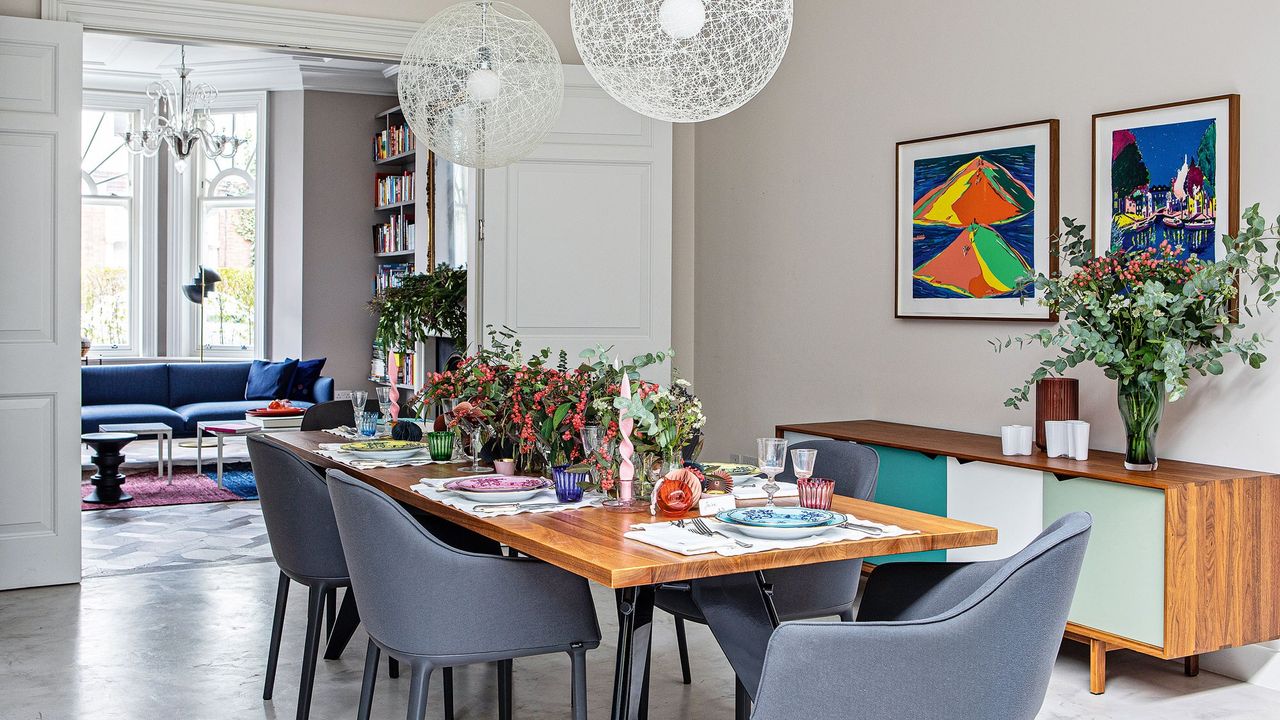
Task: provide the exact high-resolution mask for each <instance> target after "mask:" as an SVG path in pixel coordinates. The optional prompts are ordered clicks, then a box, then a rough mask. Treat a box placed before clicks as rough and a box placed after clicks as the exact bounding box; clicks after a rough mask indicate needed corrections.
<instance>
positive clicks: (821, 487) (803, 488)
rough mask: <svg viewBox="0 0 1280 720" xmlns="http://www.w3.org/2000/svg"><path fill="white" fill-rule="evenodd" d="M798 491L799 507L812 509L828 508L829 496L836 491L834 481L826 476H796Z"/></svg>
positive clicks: (829, 504)
mask: <svg viewBox="0 0 1280 720" xmlns="http://www.w3.org/2000/svg"><path fill="white" fill-rule="evenodd" d="M796 488H797V489H798V490H799V491H800V507H807V508H810V509H813V510H830V509H831V496H832V495H834V494H835V492H836V481H835V480H829V479H827V478H796Z"/></svg>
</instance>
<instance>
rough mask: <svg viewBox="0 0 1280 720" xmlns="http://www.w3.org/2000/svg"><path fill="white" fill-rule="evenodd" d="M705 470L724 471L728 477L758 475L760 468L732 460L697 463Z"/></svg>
mask: <svg viewBox="0 0 1280 720" xmlns="http://www.w3.org/2000/svg"><path fill="white" fill-rule="evenodd" d="M699 464H700V465H702V467H703V468H704V469H705V470H706V471H707V472H721V471H723V472H726V473H729V476H730V477H742V476H744V475H759V474H760V468H758V467H756V466H755V465H747V464H745V463H733V462H708V463H699Z"/></svg>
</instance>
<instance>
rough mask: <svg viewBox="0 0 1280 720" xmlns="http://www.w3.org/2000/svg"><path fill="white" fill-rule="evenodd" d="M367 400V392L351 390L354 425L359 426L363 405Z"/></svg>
mask: <svg viewBox="0 0 1280 720" xmlns="http://www.w3.org/2000/svg"><path fill="white" fill-rule="evenodd" d="M368 400H369V391H368V390H352V391H351V409H352V411H353V413H354V415H353V417H354V418H355V422H354V424H355V425H356V427H359V426H360V418H361V417H363V416H364V405H365V403H366V402H367V401H368Z"/></svg>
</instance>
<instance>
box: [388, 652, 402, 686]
mask: <svg viewBox="0 0 1280 720" xmlns="http://www.w3.org/2000/svg"><path fill="white" fill-rule="evenodd" d="M387 677H389V678H391V679H392V680H394V679H396V678H398V677H400V661H399V660H397V659H395V658H393V657H389V658H387Z"/></svg>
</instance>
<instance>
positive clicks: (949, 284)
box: [894, 120, 1058, 321]
mask: <svg viewBox="0 0 1280 720" xmlns="http://www.w3.org/2000/svg"><path fill="white" fill-rule="evenodd" d="M1057 227H1058V121H1057V120H1043V121H1040V122H1032V123H1024V124H1021V125H1008V126H1005V127H998V128H991V129H989V130H978V131H974V132H967V133H957V134H954V135H943V136H940V137H932V138H925V139H922V140H908V141H905V142H900V143H898V198H897V276H896V277H897V283H896V287H897V290H896V293H897V302H896V304H895V313H894V314H895V317H900V318H951V319H977V320H1039V321H1050V320H1054V319H1055V318H1053V317H1052V315H1051V313H1050V312H1049V310H1048V308H1045V307H1042V306H1041V305H1039V304H1038V303H1037V302H1036V299H1037V298H1036V295H1035V288H1034V286H1032V287H1025V288H1021V289H1019V287H1018V281H1019V280H1020V279H1022V278H1024V277H1028V276H1032V275H1035V274H1036V273H1045V274H1046V275H1053V274H1054V273H1056V272H1057V257H1056V256H1055V255H1054V254H1053V253H1051V252H1050V248H1049V243H1050V237H1051V236H1053V235H1055V234H1056V233H1057Z"/></svg>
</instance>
